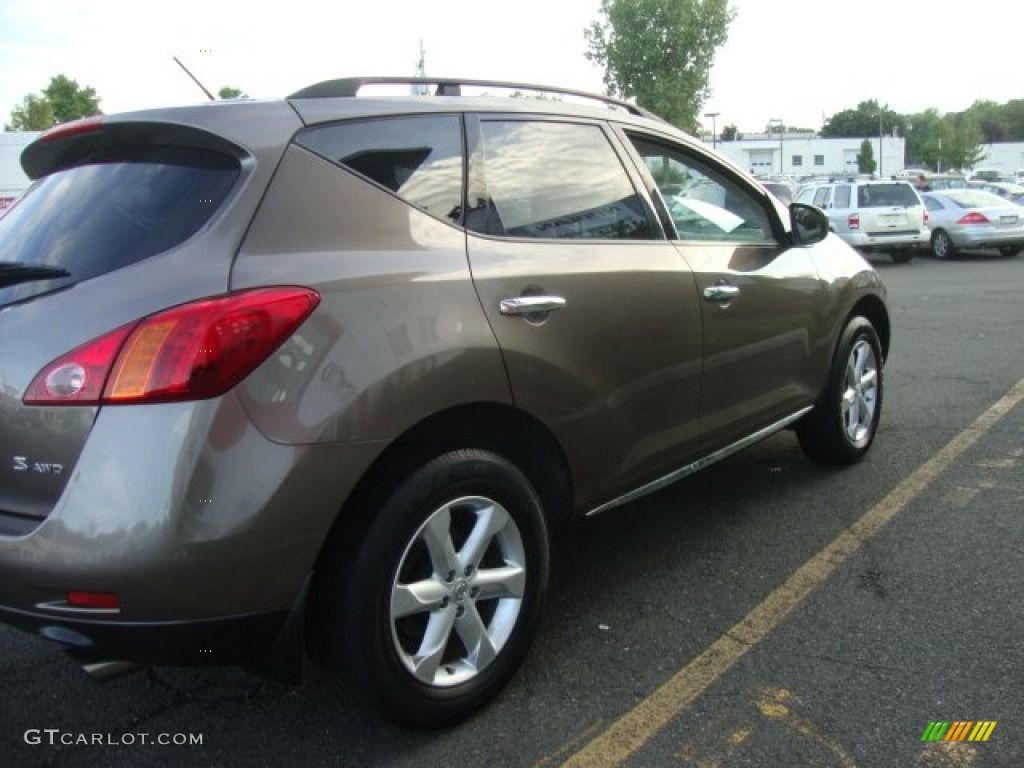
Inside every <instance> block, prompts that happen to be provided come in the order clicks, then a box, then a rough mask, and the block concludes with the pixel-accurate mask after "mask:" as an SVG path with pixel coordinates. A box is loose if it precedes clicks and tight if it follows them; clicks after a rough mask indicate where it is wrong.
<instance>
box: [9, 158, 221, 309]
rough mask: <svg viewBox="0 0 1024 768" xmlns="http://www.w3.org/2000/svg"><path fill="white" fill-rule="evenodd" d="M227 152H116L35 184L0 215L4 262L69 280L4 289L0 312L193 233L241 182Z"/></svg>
mask: <svg viewBox="0 0 1024 768" xmlns="http://www.w3.org/2000/svg"><path fill="white" fill-rule="evenodd" d="M239 172H240V170H239V164H238V161H237V160H236V159H234V158H232V157H229V156H227V155H223V154H220V153H217V152H210V151H206V150H194V149H186V148H181V147H157V146H138V147H131V146H129V147H116V148H113V149H108V150H105V151H104V153H103V155H102V156H96V155H93V156H90V157H89V159H88V161H87V162H83V163H80V164H77V165H74V166H72V167H69V168H64V169H62V170H58V171H55V172H53V173H51V174H49V175H47V176H45V177H43V178H41V179H39V180H38V181H36V182H35V183H34V184H33V185H32V186H31V187H30V188H29V190H28V191H27V192H26V193H25V195H24V196H23V197H22V199H21V200H19V201H18V204H17V205H15V206H14V207H12V208H11V209H10V210H9V211H8V212H7V213H6V214H5V215H4V216H3V217H2V218H0V249H2V255H0V261H4V262H13V263H16V264H19V265H25V266H46V267H57V268H60V269H63V270H65V271H67V272H68V273H69V275H68V276H67V277H60V278H55V279H50V280H42V281H31V282H24V283H18V284H16V285H12V286H8V287H6V288H3V287H0V306H2V305H4V304H8V303H11V302H13V301H18V300H22V299H25V298H30V297H32V296H35V295H38V294H40V293H45V292H48V291H50V290H55V289H57V288H62V287H65V286H67V285H73V284H75V283H78V282H81V281H82V280H88V279H89V278H92V277H97V276H99V275H102V274H105V273H107V272H111V271H113V270H115V269H119V268H121V267H125V266H128V265H130V264H134V263H136V262H138V261H142V260H143V259H146V258H149V257H150V256H154V255H156V254H158V253H161V252H163V251H166V250H168V249H170V248H173V247H174V246H176V245H179V244H180V243H182V242H184V241H185V240H186V239H188V238H189V237H191V236H192V235H193V234H195V233H196V232H197V231H198V230H199V229H200V228H201V227H202V226H203V225H204V224H205V223H206V222H207V221H208V220H209V219H210V217H211V216H212V215H213V213H214V212H215V211H216V210H217V209H218V208H219V207H220V205H221V204H222V203H223V201H224V200H225V198H226V197H227V195H228V194H229V193H230V191H231V189H232V187H233V186H234V184H235V181H236V180H237V178H238V175H239Z"/></svg>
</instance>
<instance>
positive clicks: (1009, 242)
mask: <svg viewBox="0 0 1024 768" xmlns="http://www.w3.org/2000/svg"><path fill="white" fill-rule="evenodd" d="M921 198H922V199H923V200H924V204H925V206H926V207H927V208H928V228H929V229H930V230H931V245H932V253H933V254H935V257H936V258H938V259H948V258H949V257H950V256H953V255H955V254H956V252H957V251H959V250H965V249H970V248H998V249H999V252H1000V253H1001V254H1003V255H1004V256H1015V255H1016V254H1017V253H1019V252H1020V250H1021V248H1022V247H1024V210H1022V209H1021V207H1020V206H1017V205H1013V204H1011V203H1008V202H1007V201H1006V200H1004V199H1003V198H1001V197H998V196H996V195H993V194H992V193H990V192H985V191H984V190H981V189H951V190H946V191H944V192H926V193H925V194H923V195H922V196H921Z"/></svg>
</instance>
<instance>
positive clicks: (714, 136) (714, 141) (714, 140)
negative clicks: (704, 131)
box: [704, 112, 722, 149]
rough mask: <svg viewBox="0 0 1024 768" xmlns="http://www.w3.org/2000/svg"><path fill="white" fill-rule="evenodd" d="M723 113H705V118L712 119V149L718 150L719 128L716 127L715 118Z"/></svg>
mask: <svg viewBox="0 0 1024 768" xmlns="http://www.w3.org/2000/svg"><path fill="white" fill-rule="evenodd" d="M720 114H722V113H721V112H705V113H704V117H710V118H711V148H712V149H717V148H718V127H717V126H716V125H715V118H716V117H718V116H719V115H720Z"/></svg>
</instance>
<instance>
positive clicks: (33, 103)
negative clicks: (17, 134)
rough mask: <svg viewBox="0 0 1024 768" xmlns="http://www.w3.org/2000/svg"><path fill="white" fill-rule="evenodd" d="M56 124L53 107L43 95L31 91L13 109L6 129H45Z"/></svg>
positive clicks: (5, 126)
mask: <svg viewBox="0 0 1024 768" xmlns="http://www.w3.org/2000/svg"><path fill="white" fill-rule="evenodd" d="M53 126H54V119H53V108H52V107H51V106H50V102H48V101H47V100H46V99H44V98H43V97H42V96H36V95H35V94H32V93H30V94H29V95H28V96H26V97H25V98H24V99H23V100H22V102H21V104H20V105H19V106H17V107H15V108H14V109H12V110H11V122H9V123H7V124H6V125H4V130H5V131H45V130H46V129H47V128H52V127H53Z"/></svg>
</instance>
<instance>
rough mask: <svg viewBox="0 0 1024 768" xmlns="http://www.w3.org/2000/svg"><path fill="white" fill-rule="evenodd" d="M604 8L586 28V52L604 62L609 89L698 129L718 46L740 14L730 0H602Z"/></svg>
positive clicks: (685, 126) (692, 129)
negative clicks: (598, 16) (600, 17)
mask: <svg viewBox="0 0 1024 768" xmlns="http://www.w3.org/2000/svg"><path fill="white" fill-rule="evenodd" d="M600 13H601V16H602V17H603V18H602V19H599V20H598V21H595V22H593V23H592V24H591V25H590V26H589V27H588V28H586V29H585V30H584V35H585V37H586V39H587V43H588V45H589V48H590V50H589V51H588V52H587V54H586V57H587V58H588V59H589V60H590V61H593V62H595V63H597V64H599V65H600V66H602V67H604V84H605V88H606V89H607V91H608V93H609V94H610V95H612V96H616V97H618V98H623V99H636V103H637V104H638V105H639V106H641V107H643V108H645V109H649V110H650V111H652V112H654V113H655V114H657V115H660V116H661V117H663V118H665V119H666V120H668V121H669V122H670V123H673V124H674V125H676V126H678V127H680V128H682V129H683V130H685V131H689V132H690V133H696V132H697V131H698V130H699V126H700V124H699V121H698V115H699V113H700V110H701V106H702V105H703V104H704V101H705V100H706V99H707V97H708V95H709V94H710V90H709V88H708V75H709V72H710V71H711V65H712V64H713V63H714V58H715V51H716V50H717V49H718V47H719V46H721V45H722V44H723V43H724V42H725V40H726V37H727V36H728V32H729V24H730V22H731V21H732V20H733V18H734V17H735V15H736V14H735V11H733V10H732V9H731V8H730V7H729V3H728V0H601V10H600Z"/></svg>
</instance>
